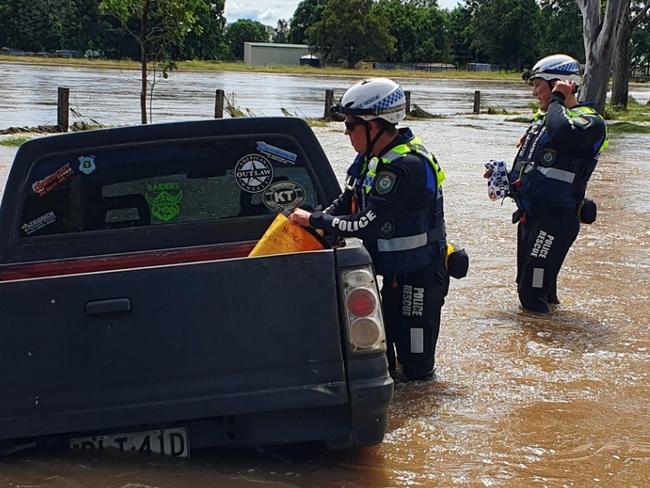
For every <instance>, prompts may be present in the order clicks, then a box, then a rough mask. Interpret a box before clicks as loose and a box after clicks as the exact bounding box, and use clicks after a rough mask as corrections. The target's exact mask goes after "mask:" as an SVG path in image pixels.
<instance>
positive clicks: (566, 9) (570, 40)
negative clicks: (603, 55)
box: [538, 0, 585, 63]
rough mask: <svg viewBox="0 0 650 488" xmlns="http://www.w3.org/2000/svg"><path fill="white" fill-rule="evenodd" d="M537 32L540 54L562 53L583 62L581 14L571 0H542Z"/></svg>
mask: <svg viewBox="0 0 650 488" xmlns="http://www.w3.org/2000/svg"><path fill="white" fill-rule="evenodd" d="M539 32H540V37H539V44H538V51H539V54H540V56H546V55H549V54H555V53H562V54H568V55H570V56H573V57H574V58H576V59H578V60H579V61H580V62H583V63H584V61H585V45H584V43H583V41H582V15H581V14H580V9H579V8H578V6H577V5H576V3H575V2H574V1H573V0H542V2H541V11H540V16H539Z"/></svg>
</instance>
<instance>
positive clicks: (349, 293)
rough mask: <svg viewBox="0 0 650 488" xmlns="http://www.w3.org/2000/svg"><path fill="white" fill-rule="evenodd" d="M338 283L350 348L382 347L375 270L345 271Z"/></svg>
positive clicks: (382, 336) (372, 348) (383, 345)
mask: <svg viewBox="0 0 650 488" xmlns="http://www.w3.org/2000/svg"><path fill="white" fill-rule="evenodd" d="M341 283H342V285H343V293H344V303H345V314H346V319H347V320H346V322H347V327H348V339H349V341H350V346H351V348H352V351H353V352H375V351H385V350H386V338H385V334H384V324H383V319H382V315H381V306H380V302H379V292H378V290H377V282H376V280H375V275H374V273H373V272H372V270H371V269H370V267H364V268H359V269H355V270H349V271H344V272H343V274H342V279H341Z"/></svg>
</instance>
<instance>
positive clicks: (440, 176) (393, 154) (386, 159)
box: [363, 137, 446, 193]
mask: <svg viewBox="0 0 650 488" xmlns="http://www.w3.org/2000/svg"><path fill="white" fill-rule="evenodd" d="M412 152H413V153H416V154H418V155H419V156H421V157H423V158H424V159H426V160H427V161H428V162H429V164H430V165H431V167H432V169H433V172H434V173H435V175H436V188H441V186H442V182H443V181H445V178H446V175H445V172H444V171H443V170H442V168H441V167H440V165H439V164H438V162H437V161H436V158H434V157H433V154H431V153H430V152H429V151H427V150H426V148H425V147H424V145H423V144H422V140H421V139H420V138H419V137H414V138H413V139H412V140H411V141H409V142H407V143H404V144H399V145H397V146H395V147H393V148H392V149H391V150H389V151H388V152H387V153H386V154H384V155H383V156H382V158H381V162H382V163H383V164H390V163H392V162H393V161H395V160H397V159H399V158H401V157H403V156H406V155H407V154H409V153H412ZM378 164H379V158H377V157H376V156H375V157H373V158H372V159H371V160H370V161H369V162H368V169H367V171H366V177H365V178H364V181H363V190H364V192H365V193H370V191H371V190H372V185H373V181H374V179H375V176H377V166H378Z"/></svg>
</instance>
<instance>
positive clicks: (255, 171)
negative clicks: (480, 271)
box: [235, 154, 273, 193]
mask: <svg viewBox="0 0 650 488" xmlns="http://www.w3.org/2000/svg"><path fill="white" fill-rule="evenodd" d="M235 181H236V182H237V184H238V185H239V187H240V188H241V189H242V190H244V191H246V192H248V193H259V192H261V191H263V190H266V189H267V188H268V186H269V185H270V184H271V181H273V166H272V165H271V163H270V162H269V160H268V159H266V158H265V157H264V156H262V155H260V154H248V155H247V156H244V157H243V158H241V159H240V160H239V161H237V165H236V166H235Z"/></svg>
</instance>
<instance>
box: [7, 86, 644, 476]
mask: <svg viewBox="0 0 650 488" xmlns="http://www.w3.org/2000/svg"><path fill="white" fill-rule="evenodd" d="M174 76H175V75H174ZM508 89H509V88H508ZM432 91H433V90H432ZM526 93H527V92H523V93H522V97H523V96H525V95H526ZM522 100H523V98H522ZM185 103H187V102H185ZM260 103H261V102H260ZM524 105H525V104H524ZM433 108H435V103H434V105H433ZM29 124H32V122H29ZM410 125H411V126H412V127H413V128H414V130H415V131H416V132H417V133H418V134H419V135H421V137H422V138H423V140H424V142H425V144H426V145H427V146H428V147H429V149H430V150H431V151H432V152H434V153H435V154H436V156H437V158H438V160H439V161H440V163H441V165H442V166H443V167H444V169H445V171H446V173H447V178H448V179H447V181H446V182H445V192H446V194H445V199H446V214H447V227H448V234H449V238H450V241H452V242H454V243H455V244H457V245H459V246H461V247H465V248H466V249H467V250H468V253H469V255H470V259H471V268H470V274H469V276H468V277H467V278H465V279H463V280H460V281H456V280H452V284H451V289H450V293H449V296H448V298H447V304H446V306H445V307H444V308H443V317H442V327H441V335H440V339H439V342H438V351H437V361H436V364H437V379H436V380H434V381H430V382H426V383H418V384H403V383H402V384H397V386H396V391H395V401H394V403H393V405H392V407H391V412H390V415H391V420H390V425H389V429H388V433H387V435H386V438H385V441H384V443H383V444H382V445H380V446H376V447H372V448H367V449H362V450H357V451H347V452H333V453H327V454H325V455H323V456H320V457H318V458H316V459H312V460H308V461H298V462H292V463H289V462H287V461H286V460H285V459H284V458H283V457H282V456H280V455H279V454H278V453H277V452H256V451H232V450H205V451H203V452H197V453H194V455H193V458H192V459H190V460H186V461H179V460H164V459H163V460H160V459H158V458H156V459H152V458H149V457H145V456H137V455H136V456H128V455H124V456H120V455H110V454H109V455H104V456H96V455H92V454H69V453H61V452H59V453H50V454H33V453H22V454H19V455H16V456H14V457H11V458H9V459H5V460H2V461H0V487H5V486H7V487H16V488H17V487H28V486H29V487H47V488H67V487H89V488H90V487H92V488H145V487H151V488H153V487H157V488H186V487H187V488H204V487H205V488H207V487H236V488H240V487H246V488H248V487H257V486H260V485H261V486H269V487H299V488H307V487H323V488H329V487H404V486H409V487H410V486H412V487H436V486H440V487H453V486H471V487H475V486H476V487H478V486H485V487H521V486H549V487H556V486H557V487H561V486H575V487H583V486H607V487H633V486H638V487H643V486H649V485H650V408H649V405H650V378H649V374H648V371H649V370H648V364H649V360H650V296H649V295H650V272H649V271H650V249H649V248H650V176H649V174H648V171H647V164H648V157H649V155H650V137H648V136H631V135H629V136H620V137H617V138H616V139H614V140H613V142H612V144H611V145H610V148H609V149H608V151H607V152H606V153H605V154H604V155H603V157H602V158H601V161H600V163H599V165H598V167H597V170H596V172H595V174H594V177H593V178H592V181H591V183H590V191H589V194H590V196H591V197H593V198H594V199H595V200H596V201H597V203H598V206H599V209H598V210H599V212H598V220H597V222H596V223H595V224H594V225H592V226H583V227H582V230H581V233H580V236H579V238H578V241H577V243H576V244H575V245H574V247H573V249H572V250H571V252H570V253H569V256H568V258H567V261H566V264H565V266H564V268H563V271H562V273H561V274H560V277H559V284H558V287H559V298H560V301H561V302H562V304H561V305H560V306H558V307H557V309H556V310H555V312H554V313H553V314H552V315H550V316H548V317H540V316H536V315H532V314H529V313H526V312H523V311H521V310H520V308H519V306H518V300H517V295H516V289H515V284H514V278H515V226H513V225H511V224H510V223H509V222H510V214H511V212H512V210H513V205H512V204H511V203H510V202H508V201H506V202H505V203H504V204H503V205H500V204H499V203H496V202H491V201H490V200H488V198H487V194H486V188H485V180H483V178H482V173H483V163H484V162H485V161H486V160H487V159H490V158H494V159H496V158H502V159H506V160H511V159H512V158H513V156H514V154H515V147H514V144H515V142H516V141H517V139H518V137H519V135H521V133H522V132H523V130H524V128H525V127H524V126H523V125H521V124H516V123H510V122H505V121H504V118H503V117H499V116H480V117H478V118H472V117H455V118H450V119H441V120H433V121H426V122H414V123H411V124H410ZM315 132H316V134H317V136H318V138H319V140H320V142H321V144H322V145H323V147H324V149H325V152H326V153H327V155H328V156H329V158H330V161H331V162H332V164H333V165H334V167H335V169H336V172H337V175H338V176H339V177H340V178H341V179H342V177H343V174H344V172H345V169H346V167H347V164H348V162H349V161H350V160H351V158H352V156H353V154H352V150H351V148H350V147H349V143H348V141H347V139H346V137H345V136H343V134H342V126H341V124H335V123H332V124H330V125H329V126H328V127H325V128H317V129H315ZM3 151H4V152H3V153H0V193H1V192H2V187H3V186H4V181H1V180H2V179H3V176H2V175H5V176H6V169H7V163H6V161H8V160H10V159H11V157H12V156H13V150H7V149H6V148H5V149H3ZM1 160H5V162H4V163H3V162H1ZM5 374H10V373H8V372H5ZM304 454H306V453H304Z"/></svg>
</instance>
